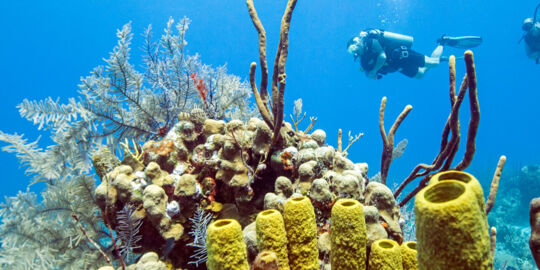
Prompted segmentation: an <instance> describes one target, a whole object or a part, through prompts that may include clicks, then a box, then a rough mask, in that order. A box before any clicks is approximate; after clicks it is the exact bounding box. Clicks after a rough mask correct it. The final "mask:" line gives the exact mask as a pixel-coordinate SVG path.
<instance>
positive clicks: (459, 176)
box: [429, 170, 485, 210]
mask: <svg viewBox="0 0 540 270" xmlns="http://www.w3.org/2000/svg"><path fill="white" fill-rule="evenodd" d="M447 180H456V181H461V182H463V183H465V184H466V185H468V186H469V187H471V189H472V190H473V191H474V194H475V195H476V199H477V201H478V204H479V205H480V207H481V208H482V210H485V203H484V190H483V189H482V185H480V182H478V180H477V179H476V178H475V177H474V176H473V175H472V174H470V173H466V172H462V171H453V170H449V171H443V172H439V173H436V174H435V175H433V176H432V177H431V179H430V180H429V184H430V185H434V184H437V183H439V182H441V181H447Z"/></svg>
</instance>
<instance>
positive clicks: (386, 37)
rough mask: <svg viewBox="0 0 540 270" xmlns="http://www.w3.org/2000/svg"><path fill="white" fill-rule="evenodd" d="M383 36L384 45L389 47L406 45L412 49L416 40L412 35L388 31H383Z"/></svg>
mask: <svg viewBox="0 0 540 270" xmlns="http://www.w3.org/2000/svg"><path fill="white" fill-rule="evenodd" d="M382 37H383V39H382V42H383V43H384V44H383V45H384V46H386V47H388V48H399V47H401V46H405V47H407V48H409V49H410V48H411V46H412V44H413V41H414V38H413V37H411V36H407V35H402V34H398V33H392V32H388V31H382Z"/></svg>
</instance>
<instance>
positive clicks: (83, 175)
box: [0, 0, 538, 270]
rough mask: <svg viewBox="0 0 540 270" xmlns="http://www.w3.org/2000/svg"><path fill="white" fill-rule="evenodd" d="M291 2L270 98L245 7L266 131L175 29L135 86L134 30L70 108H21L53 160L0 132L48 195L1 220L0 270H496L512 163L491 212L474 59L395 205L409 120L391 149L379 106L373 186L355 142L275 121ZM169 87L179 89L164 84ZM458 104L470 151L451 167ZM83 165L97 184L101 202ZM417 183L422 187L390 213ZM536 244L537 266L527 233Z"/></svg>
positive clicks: (242, 97) (15, 206)
mask: <svg viewBox="0 0 540 270" xmlns="http://www.w3.org/2000/svg"><path fill="white" fill-rule="evenodd" d="M296 2H297V1H296V0H289V1H288V3H287V6H286V8H285V12H284V15H283V18H282V21H281V29H280V37H279V44H278V47H277V48H278V49H277V55H276V58H275V62H274V67H273V72H272V73H273V74H272V79H271V88H270V89H271V92H269V89H268V82H269V78H268V66H267V61H266V33H265V30H264V28H263V26H262V23H261V21H260V20H259V18H258V15H257V12H256V10H255V7H254V4H253V1H252V0H247V1H246V3H247V7H248V11H249V15H250V17H251V20H252V22H253V24H254V26H255V29H256V30H257V33H258V38H259V58H260V59H259V60H260V71H261V76H260V77H261V78H260V80H261V81H260V86H259V89H258V88H257V83H256V79H255V71H256V66H257V64H255V63H252V64H251V66H250V70H249V83H250V85H249V86H250V87H251V92H252V93H253V95H254V98H255V103H256V105H257V109H258V111H259V113H260V116H261V118H262V119H259V118H257V117H253V116H254V111H253V110H252V109H250V107H249V102H248V101H247V98H248V97H249V95H250V91H249V88H248V85H247V84H246V83H242V82H240V80H239V79H238V78H237V77H235V76H231V75H227V74H226V71H225V69H224V68H218V69H216V70H214V69H211V68H209V67H207V66H205V65H202V64H201V63H200V61H199V60H198V58H197V57H189V56H187V55H184V47H185V45H186V43H185V39H184V36H185V31H186V30H187V27H188V24H189V20H187V19H184V20H182V21H181V22H180V23H179V24H177V25H176V28H177V29H178V32H179V33H177V34H175V33H174V31H173V30H172V27H173V21H172V20H170V21H169V23H168V24H167V27H166V29H165V34H164V35H163V36H162V38H161V40H160V41H159V42H157V43H154V42H153V41H152V40H151V29H150V28H149V29H148V30H147V31H146V33H145V36H146V44H145V47H146V51H147V53H148V55H147V57H146V58H145V59H144V64H145V66H146V70H145V72H144V73H139V72H138V71H136V70H135V68H134V66H133V65H132V64H130V63H129V46H130V42H131V36H132V34H131V29H130V26H129V24H128V25H126V26H124V28H122V29H121V30H119V31H118V34H117V35H118V38H119V42H118V45H117V46H116V47H115V50H114V52H113V53H112V54H111V56H110V58H108V59H107V60H106V63H107V66H106V67H105V68H102V67H99V68H96V69H95V70H94V71H93V72H92V74H91V75H90V76H88V77H86V78H84V79H83V80H82V83H81V86H80V88H81V95H82V98H81V99H80V100H79V101H76V100H75V99H73V100H70V102H69V104H67V105H60V104H58V102H54V101H52V100H51V99H49V100H47V101H46V102H43V103H37V102H29V101H25V102H23V104H21V106H20V108H21V114H22V115H23V117H26V118H28V119H31V120H32V121H34V123H35V124H39V126H40V128H41V127H46V128H50V129H51V130H53V131H54V134H53V135H54V140H55V143H56V145H54V146H53V147H50V148H48V149H47V150H45V151H43V150H41V149H38V148H37V146H36V143H30V144H27V143H26V141H25V140H24V139H22V137H21V136H17V135H6V134H4V133H1V132H0V139H1V140H3V141H7V142H9V143H10V144H11V145H10V146H8V147H7V151H11V152H15V153H17V154H19V155H21V160H22V162H23V164H27V165H28V166H29V168H28V172H29V173H32V174H35V175H36V177H35V179H34V180H35V182H45V183H46V184H47V190H46V191H45V192H44V196H43V197H44V202H43V205H44V206H43V207H39V204H38V203H37V202H36V196H35V195H33V194H30V193H25V194H20V195H19V196H18V198H16V199H10V200H8V202H7V203H6V205H5V206H3V210H2V212H0V214H2V218H3V220H2V222H3V223H2V225H1V227H0V237H2V246H1V249H2V253H1V254H0V266H2V268H3V269H14V268H30V269H36V268H54V267H58V268H66V267H67V266H71V267H72V268H78V269H87V268H97V267H101V266H103V267H102V269H111V268H112V269H114V268H120V269H171V268H181V269H204V267H205V266H206V267H207V268H208V269H211V270H214V269H216V270H218V269H246V270H247V269H249V268H250V267H251V269H313V270H315V269H332V268H334V269H366V263H367V267H369V269H402V268H403V269H416V267H417V266H418V268H419V269H449V268H452V269H467V268H471V267H472V268H474V269H491V268H492V265H493V257H492V256H493V254H494V253H493V250H495V248H496V245H495V241H496V236H497V235H499V237H500V235H501V233H502V234H504V228H502V229H499V230H496V229H495V228H492V229H491V232H492V233H491V235H490V234H489V227H488V223H487V219H486V216H487V214H488V213H489V212H490V210H491V209H492V208H493V209H494V212H495V213H497V211H498V209H497V207H495V208H494V201H495V195H496V194H497V190H498V187H499V178H500V175H501V173H502V167H503V166H504V160H505V159H503V158H502V157H501V160H500V162H499V165H498V166H497V170H496V172H495V176H494V178H493V179H494V180H493V181H492V189H491V192H490V196H489V200H488V202H487V203H485V202H484V196H483V190H482V188H481V186H480V184H479V183H478V181H477V180H476V179H474V177H472V175H469V174H467V173H464V172H462V170H464V169H466V168H467V167H468V166H469V164H470V163H471V161H472V158H473V156H474V153H475V138H476V132H477V129H478V124H479V119H480V114H479V105H478V97H477V92H476V91H477V89H476V74H475V66H474V59H473V54H472V52H470V51H468V52H466V53H465V63H466V73H467V75H466V76H465V78H464V79H463V82H462V85H461V87H460V90H459V92H458V93H457V94H456V85H455V58H454V57H451V58H450V59H449V70H450V91H449V92H450V105H451V107H450V110H451V111H450V114H449V116H448V120H447V122H446V125H445V127H444V129H443V132H442V139H441V147H440V152H439V154H438V155H437V157H436V158H435V159H434V161H433V162H432V163H431V164H429V165H428V164H419V165H418V166H416V167H415V168H414V169H413V171H412V172H411V174H410V175H409V176H408V177H407V178H406V179H404V181H403V182H402V183H401V185H399V186H398V187H397V189H396V190H395V191H394V192H393V193H392V191H391V190H390V188H389V187H387V186H386V180H387V178H388V173H389V168H390V165H391V163H392V161H393V160H394V159H395V158H397V157H399V156H401V154H402V153H403V151H404V149H405V147H406V145H407V141H406V140H403V141H401V142H399V143H398V145H397V146H395V147H394V137H395V133H396V131H397V129H398V127H399V126H400V124H401V123H402V122H403V121H404V119H405V118H406V116H407V115H408V114H409V113H410V111H411V109H412V106H410V105H408V106H406V107H405V109H404V110H403V112H402V113H401V114H400V115H399V116H398V117H397V119H396V121H395V122H394V124H393V125H392V127H391V128H390V130H389V132H388V134H386V131H385V128H384V112H385V107H386V101H387V98H386V97H384V98H383V99H382V101H381V105H380V109H379V128H380V133H381V137H382V140H383V151H382V155H381V172H380V174H379V179H380V181H378V182H376V181H370V179H369V178H368V177H367V173H368V165H367V164H366V163H354V162H353V161H351V160H350V159H348V158H347V156H348V154H347V150H348V149H349V147H351V145H352V144H353V143H354V142H355V141H357V140H358V139H360V138H361V137H362V135H363V134H362V133H360V134H358V135H356V136H352V135H351V133H350V132H349V136H348V145H347V146H346V147H345V148H344V147H343V143H342V138H341V137H342V131H341V130H339V132H338V146H337V149H335V148H334V147H332V146H329V145H328V144H327V142H326V139H327V138H326V137H327V136H326V134H327V133H326V132H325V131H324V130H322V129H315V130H314V129H313V127H314V124H315V122H316V120H317V118H315V117H311V118H310V123H309V125H308V127H307V128H306V129H305V130H304V131H300V130H299V127H298V125H299V123H300V122H301V121H302V120H303V119H304V117H305V115H306V114H305V113H304V114H303V115H302V111H301V107H302V104H301V100H299V101H297V102H295V109H294V115H295V117H294V118H293V117H292V116H291V118H292V124H291V123H287V122H285V121H284V120H283V114H284V109H283V108H284V92H285V86H286V73H285V63H286V60H287V56H288V42H289V30H290V23H291V18H292V13H293V10H294V8H295V6H296ZM173 71H175V72H173ZM178 73H183V74H184V73H185V74H186V76H174V75H170V74H178ZM145 84H148V85H149V87H150V89H146V87H145V86H143V85H145ZM467 90H468V94H469V99H468V100H469V105H470V110H471V114H470V115H471V119H470V122H469V128H468V134H467V148H466V149H465V154H464V157H463V159H462V160H461V161H460V162H459V163H458V164H457V165H456V166H455V167H453V168H452V164H453V159H454V157H455V155H456V153H457V152H458V146H459V141H460V123H459V115H458V113H459V109H460V106H461V104H462V101H463V100H464V98H465V94H466V92H467ZM158 93H159V94H158ZM42 112H47V113H42ZM310 132H311V133H310ZM104 142H106V145H103V143H104ZM141 143H142V146H141V145H139V144H141ZM116 150H119V151H118V153H120V154H119V155H118V157H116V156H115V154H114V153H115V152H116ZM89 157H91V158H92V159H91V160H92V164H93V166H94V170H95V173H96V175H97V177H98V178H99V180H100V182H99V184H98V185H97V187H95V189H94V186H93V178H92V176H91V175H89V172H88V171H89V169H90V168H89V162H88V161H89V160H90V159H89ZM451 168H452V170H451ZM527 170H528V171H529V170H530V171H534V168H532V167H531V168H528V169H527ZM416 178H421V180H420V183H418V185H417V186H416V188H414V190H412V191H411V192H410V193H409V194H407V195H406V196H405V197H404V198H403V199H402V200H401V201H399V202H398V201H397V200H396V199H398V197H399V196H400V195H401V193H402V192H403V191H404V189H405V187H406V186H408V185H409V184H410V183H412V181H413V180H414V179H416ZM64 185H65V188H66V189H65V190H63V188H64ZM415 196H416V201H415V215H416V220H415V223H416V227H417V230H416V236H417V238H418V243H415V242H405V243H403V241H404V238H405V237H404V230H405V229H406V230H407V231H406V232H407V233H408V234H411V232H412V231H413V230H412V229H409V228H408V227H405V224H404V223H405V222H406V221H405V219H404V216H403V215H402V213H401V211H400V207H403V206H405V205H406V204H407V202H408V201H410V200H411V199H412V198H413V197H415ZM26 208H28V209H26ZM533 209H536V207H531V227H534V228H533V229H536V227H537V226H536V225H537V224H536V223H537V222H536V220H537V218H536V214H537V212H538V211H536V210H534V211H533ZM17 211H23V212H24V214H20V215H19V214H18V213H17ZM405 211H406V210H405ZM405 211H403V212H405ZM49 212H54V215H57V216H52V217H53V218H50V219H52V222H51V223H52V224H45V223H46V222H47V221H50V220H47V221H45V220H43V218H40V217H39V216H40V215H45V214H48V213H49ZM533 212H534V217H535V220H534V221H535V222H536V223H534V224H535V225H534V226H533V219H532V216H533ZM407 220H408V221H409V222H411V220H412V218H410V219H409V218H408V219H407ZM51 226H53V227H51ZM55 226H56V227H57V228H56V227H55ZM29 232H32V233H37V234H42V235H36V236H33V235H30V236H28V235H29V234H30V233H29ZM497 232H498V234H497ZM533 236H534V237H533ZM533 236H531V239H532V240H531V243H532V244H531V249H532V250H533V253H534V252H535V251H537V248H536V231H535V233H534V235H533ZM21 237H23V240H22V241H21ZM24 237H26V238H24ZM409 237H410V236H409ZM27 238H28V239H29V240H28V239H27ZM533 238H534V239H533ZM86 242H88V243H90V244H88V243H86ZM533 244H534V245H533ZM400 245H401V246H400ZM499 246H500V245H499ZM499 246H497V247H499ZM19 249H22V250H23V252H20V254H17V252H18V251H19ZM29 254H30V255H29ZM58 254H61V256H59V255H58ZM416 254H417V255H416ZM137 256H140V257H139V258H138V259H137ZM417 256H418V260H416V258H417ZM20 258H24V260H23V259H21V260H19V261H17V260H18V259H20ZM135 261H136V262H135ZM105 264H108V266H104V265H105ZM129 264H131V265H129Z"/></svg>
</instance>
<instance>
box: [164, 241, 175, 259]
mask: <svg viewBox="0 0 540 270" xmlns="http://www.w3.org/2000/svg"><path fill="white" fill-rule="evenodd" d="M173 248H174V237H171V238H167V242H165V245H164V246H163V256H161V257H162V258H167V257H168V256H169V253H171V251H172V250H173Z"/></svg>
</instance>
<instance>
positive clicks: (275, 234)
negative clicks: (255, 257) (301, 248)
mask: <svg viewBox="0 0 540 270" xmlns="http://www.w3.org/2000/svg"><path fill="white" fill-rule="evenodd" d="M256 228H257V229H256V230H257V247H258V249H259V250H260V251H273V252H274V253H275V255H276V256H277V258H278V262H279V269H281V270H288V269H289V256H288V254H287V234H286V232H285V223H284V222H283V216H281V213H280V212H279V211H278V210H275V209H269V210H265V211H262V212H260V213H259V214H258V215H257V220H256Z"/></svg>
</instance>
